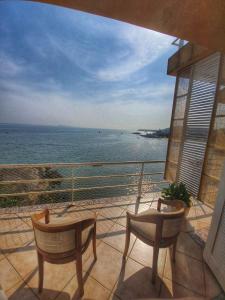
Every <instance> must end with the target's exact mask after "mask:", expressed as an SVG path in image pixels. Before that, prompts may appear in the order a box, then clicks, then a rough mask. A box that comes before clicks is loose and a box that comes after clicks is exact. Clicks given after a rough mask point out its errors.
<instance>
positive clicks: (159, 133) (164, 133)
mask: <svg viewBox="0 0 225 300" xmlns="http://www.w3.org/2000/svg"><path fill="white" fill-rule="evenodd" d="M133 134H137V135H140V136H143V137H146V138H168V137H169V134H170V129H169V128H164V129H158V130H152V129H138V130H137V131H135V132H133Z"/></svg>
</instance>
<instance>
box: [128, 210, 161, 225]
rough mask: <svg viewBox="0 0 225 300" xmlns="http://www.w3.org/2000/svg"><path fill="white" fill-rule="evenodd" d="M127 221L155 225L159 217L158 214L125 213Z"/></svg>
mask: <svg viewBox="0 0 225 300" xmlns="http://www.w3.org/2000/svg"><path fill="white" fill-rule="evenodd" d="M127 219H128V220H129V221H130V220H133V221H138V222H146V223H154V224H157V223H159V221H160V219H161V216H160V214H159V213H158V212H156V213H148V214H147V213H146V214H141V215H135V214H131V213H129V212H127Z"/></svg>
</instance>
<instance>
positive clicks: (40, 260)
mask: <svg viewBox="0 0 225 300" xmlns="http://www.w3.org/2000/svg"><path fill="white" fill-rule="evenodd" d="M37 255H38V273H39V281H38V291H39V293H41V292H42V290H43V281H44V260H43V257H42V255H41V254H40V253H38V254H37Z"/></svg>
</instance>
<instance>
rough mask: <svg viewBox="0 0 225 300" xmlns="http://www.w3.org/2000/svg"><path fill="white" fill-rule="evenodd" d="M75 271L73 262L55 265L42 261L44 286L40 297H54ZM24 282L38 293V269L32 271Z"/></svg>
mask: <svg viewBox="0 0 225 300" xmlns="http://www.w3.org/2000/svg"><path fill="white" fill-rule="evenodd" d="M75 273H76V265H75V262H71V263H67V264H63V265H55V264H49V263H47V262H45V263H44V286H43V292H42V294H41V299H54V298H55V297H56V296H57V295H58V294H59V293H60V292H61V291H62V290H63V288H64V287H65V286H66V285H67V284H68V282H69V281H70V279H71V278H72V277H73V276H74V275H75ZM25 282H26V283H27V285H28V286H29V287H30V288H32V290H33V291H34V293H35V294H36V295H38V271H37V270H36V271H32V272H31V274H29V275H27V276H26V277H25Z"/></svg>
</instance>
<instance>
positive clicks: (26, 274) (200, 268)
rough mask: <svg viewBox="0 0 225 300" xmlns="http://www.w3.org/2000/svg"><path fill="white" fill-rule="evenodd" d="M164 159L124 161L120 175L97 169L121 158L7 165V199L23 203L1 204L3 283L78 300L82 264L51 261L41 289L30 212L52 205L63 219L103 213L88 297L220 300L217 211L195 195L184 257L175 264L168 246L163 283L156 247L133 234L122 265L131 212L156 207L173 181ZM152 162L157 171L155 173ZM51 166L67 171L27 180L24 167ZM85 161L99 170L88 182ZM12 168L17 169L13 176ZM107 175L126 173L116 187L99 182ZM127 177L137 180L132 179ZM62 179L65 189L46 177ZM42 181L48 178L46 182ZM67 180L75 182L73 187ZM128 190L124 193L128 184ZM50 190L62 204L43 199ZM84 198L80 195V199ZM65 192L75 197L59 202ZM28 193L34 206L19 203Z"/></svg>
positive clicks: (88, 271) (34, 294)
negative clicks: (214, 259)
mask: <svg viewBox="0 0 225 300" xmlns="http://www.w3.org/2000/svg"><path fill="white" fill-rule="evenodd" d="M160 164H163V162H126V163H122V166H123V172H122V170H120V173H119V174H115V172H114V173H113V174H111V173H110V174H109V172H108V174H107V175H96V173H99V172H98V171H97V170H98V169H99V168H103V167H105V168H110V171H112V168H113V167H115V166H117V167H118V165H119V166H121V163H113V164H112V163H109V164H108V163H106V164H105V163H91V164H86V163H84V164H79V166H78V164H60V165H59V164H54V165H26V166H24V165H22V166H21V165H20V166H19V165H17V166H15V165H8V166H7V165H4V166H3V165H2V166H1V167H2V169H4V170H5V171H4V172H6V174H8V175H7V176H8V177H7V178H8V179H7V180H6V178H5V179H4V180H1V201H2V202H1V203H3V201H9V199H17V202H16V203H15V202H11V203H15V204H16V206H15V207H11V208H2V209H1V210H0V231H1V233H0V244H1V252H0V269H1V270H4V271H3V272H1V276H2V277H1V278H0V281H1V284H2V286H3V289H4V290H5V292H6V294H7V296H8V297H9V299H77V281H76V268H75V265H74V263H68V264H65V265H51V264H48V263H46V264H45V277H44V290H43V293H42V294H41V295H40V294H38V269H37V258H36V250H35V244H34V236H33V229H32V224H31V219H30V215H31V214H32V213H34V212H36V211H40V210H41V209H43V208H44V207H46V205H47V206H48V207H49V209H50V213H51V215H52V217H53V218H57V219H61V218H63V217H69V218H73V219H74V218H78V217H86V216H88V215H89V214H90V213H91V212H93V211H95V212H96V213H97V214H98V217H97V255H98V260H97V261H96V262H94V261H93V255H92V249H91V248H90V249H88V250H87V251H86V253H85V255H84V256H83V271H84V273H83V279H84V290H85V295H84V298H89V299H90V298H92V299H115V300H118V299H131V298H132V299H133V298H173V297H174V298H180V297H187V296H189V297H208V298H209V299H214V298H215V297H217V296H218V295H220V294H221V289H220V287H219V285H218V284H217V282H216V280H215V279H214V277H213V275H212V273H211V271H210V270H209V268H208V267H207V265H206V264H205V263H204V261H203V257H202V251H203V247H204V241H205V240H206V238H207V233H208V229H209V226H210V221H211V216H212V212H213V211H212V209H211V208H210V207H209V206H208V205H206V204H203V203H202V202H199V201H197V200H193V206H192V207H191V209H190V211H189V214H188V216H187V221H185V222H184V224H183V228H182V233H181V234H180V237H179V241H178V247H177V260H176V263H175V264H173V263H172V262H171V260H170V255H171V253H170V249H161V250H160V255H159V261H158V277H157V281H156V284H155V285H152V284H151V270H152V269H151V266H152V248H151V247H150V246H147V245H145V244H144V243H142V242H141V241H140V240H137V239H136V238H135V237H134V236H132V237H131V243H130V249H129V254H128V258H127V261H126V264H125V265H123V263H122V253H123V250H124V243H125V230H126V211H130V212H133V213H138V212H141V211H144V210H146V209H148V208H149V207H151V208H156V205H157V199H158V197H159V196H160V190H161V187H160V185H165V184H166V183H165V182H164V181H163V180H162V178H160V177H162V172H160V171H159V169H157V170H156V169H154V168H155V167H153V166H155V165H160ZM131 165H132V168H133V169H132V170H133V171H134V169H135V170H136V172H134V173H133V171H132V173H128V170H127V171H126V172H125V173H124V166H129V167H130V166H131ZM147 165H149V166H151V168H152V170H153V169H154V170H155V171H151V170H150V171H148V170H147V167H146V166H147ZM46 167H47V168H48V169H47V170H49V168H52V169H54V170H56V169H57V170H59V169H60V170H62V169H63V170H64V171H63V172H62V171H61V173H60V174H61V176H60V177H56V175H57V176H58V175H59V173H51V174H54V176H53V177H54V178H53V177H52V178H49V177H48V178H41V179H40V178H39V179H37V178H36V179H34V178H33V177H32V176H31V177H30V178H29V179H27V178H26V176H24V178H21V174H23V172H22V171H21V170H22V169H24V168H26V170H27V169H29V168H30V169H32V170H34V169H36V170H37V169H41V170H42V171H43V168H46ZM78 167H79V168H80V167H81V168H88V169H89V168H91V169H92V170H94V171H95V172H94V174H95V175H92V176H88V177H89V178H86V179H85V180H84V177H85V176H81V175H79V176H78V175H76V176H75V173H76V170H77V169H78ZM145 168H146V171H145ZM52 169H51V170H52ZM6 170H7V171H6ZM15 170H17V171H15ZM18 170H20V171H18ZM65 170H67V171H68V170H69V171H68V172H67V171H65ZM89 170H90V169H89ZM10 173H11V174H14V175H13V176H11V177H10V176H9V174H10ZM34 173H35V172H33V174H34ZM81 173H82V172H81V171H80V174H81ZM155 173H156V174H155ZM159 173H160V174H159ZM15 174H20V176H17V177H16V176H15ZM62 174H63V176H62ZM71 174H72V175H73V176H72V175H71ZM82 174H83V173H82ZM89 174H90V173H89ZM102 176H106V177H107V179H109V178H120V182H121V184H118V182H116V183H115V182H114V183H115V184H114V185H113V184H107V185H104V186H103V184H102V183H99V182H100V181H101V180H102V179H104V180H106V177H103V178H102ZM113 176H114V177H113ZM115 176H117V177H115ZM78 177H79V178H80V179H78ZM91 177H92V178H91ZM97 177H98V178H97ZM153 177H157V180H156V179H152V178H153ZM124 178H132V179H130V180H131V181H126V182H125V181H124ZM134 178H136V179H135V180H134ZM59 180H60V182H61V186H60V187H59V186H53V187H52V186H50V187H49V185H47V184H43V182H45V181H46V182H58V181H59ZM78 180H80V181H81V182H84V181H85V182H87V181H88V180H89V181H91V180H94V181H95V186H94V188H93V186H92V187H90V186H85V187H84V186H83V185H82V184H83V183H80V187H79V186H77V182H78ZM126 180H127V179H126ZM37 182H39V184H40V183H41V185H39V186H38V188H37ZM62 182H63V183H62ZM64 182H66V183H67V184H66V185H65V183H64ZM97 183H98V184H97ZM96 184H97V185H96ZM12 185H13V186H15V185H20V186H22V188H20V189H15V188H14V189H12V188H11V190H10V187H11V186H12ZM146 187H147V189H146ZM112 189H115V190H118V189H123V191H124V193H126V195H124V196H116V197H115V196H114V197H113V196H110V197H108V198H102V197H101V198H100V196H102V195H103V194H101V195H100V194H99V190H101V191H104V193H105V195H110V190H112ZM10 191H11V192H10ZM90 191H92V193H90ZM93 191H95V192H96V191H97V192H98V194H97V195H98V197H99V198H98V199H93V198H94V193H93ZM81 192H85V193H86V194H85V195H86V199H85V200H82V199H81ZM120 192H121V193H122V190H120ZM43 195H45V196H46V195H48V196H49V195H51V196H53V195H54V198H45V199H44V200H45V201H47V200H46V199H48V202H49V201H50V200H51V199H52V200H56V199H58V203H54V202H53V201H50V202H51V203H47V204H40V203H43V202H42V201H43V197H40V196H43ZM65 195H66V196H65ZM68 195H70V198H68V197H69V196H68ZM91 195H92V197H91ZM95 195H96V194H95ZM56 196H57V197H56ZM78 196H79V197H80V198H79V201H76V200H77V197H78ZM63 197H65V198H64V199H66V200H67V201H66V202H65V201H64V202H59V201H63ZM82 197H83V196H82ZM88 197H90V198H89V199H88ZM21 198H23V199H26V201H27V202H26V204H28V202H30V203H29V204H32V205H30V206H23V207H22V206H21V207H19V206H18V203H19V202H18V201H19V200H18V199H21ZM83 198H85V197H83ZM91 198H92V199H91ZM32 201H33V202H32ZM35 201H36V202H35ZM8 203H9V202H8ZM70 204H72V206H70Z"/></svg>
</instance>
